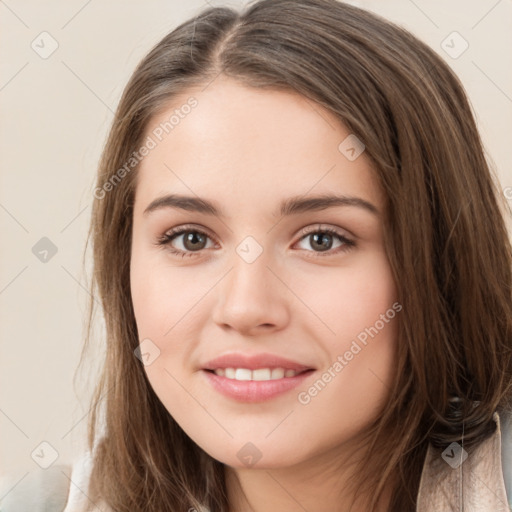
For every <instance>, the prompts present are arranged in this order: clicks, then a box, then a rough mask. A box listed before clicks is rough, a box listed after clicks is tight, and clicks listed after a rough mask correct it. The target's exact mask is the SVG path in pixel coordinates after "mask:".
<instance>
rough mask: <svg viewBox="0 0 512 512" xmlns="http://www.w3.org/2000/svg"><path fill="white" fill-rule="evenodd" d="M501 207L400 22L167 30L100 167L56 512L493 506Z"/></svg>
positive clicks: (504, 305)
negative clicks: (100, 368)
mask: <svg viewBox="0 0 512 512" xmlns="http://www.w3.org/2000/svg"><path fill="white" fill-rule="evenodd" d="M505 213H508V210H507V207H506V203H505V200H504V199H503V197H502V195H501V193H500V187H499V182H498V179H497V178H496V176H495V175H494V174H493V173H492V171H491V169H490V168H489V166H488V163H487V162H486V160H485V157H484V151H483V148H482V143H481V140H480V137H479V134H478V131H477V127H476V125H475V120H474V118H473V115H472V112H471V108H470V106H469V104H468V100H467V98H466V95H465V93H464V90H463V87H462V85H461V84H460V82H459V80H458V79H457V78H456V76H455V75H454V74H453V72H452V71H451V70H450V69H449V67H448V66H447V65H446V64H445V63H444V62H443V60H442V59H441V58H439V57H438V56H437V55H436V54H435V52H434V51H432V50H431V49H430V48H428V47H427V46H426V45H425V44H423V43H422V42H420V41H419V40H418V39H416V38H415V37H413V36H412V35H411V34H410V33H408V32H407V31H405V30H404V29H402V28H399V27H397V26H395V25H393V24H391V23H389V22H387V21H385V20H384V19H382V18H380V17H378V16H376V15H374V14H371V13H369V12H366V11H364V10H361V9H358V8H355V7H352V6H350V5H346V4H343V3H340V2H337V1H334V0H299V1H297V0H262V1H259V2H256V3H253V4H251V5H250V6H248V7H247V8H246V10H245V11H244V12H235V11H234V10H232V9H228V8H208V9H206V10H204V11H203V12H202V13H201V14H200V15H199V16H197V17H196V18H194V19H191V20H189V21H187V22H185V23H183V24H182V25H180V26H179V27H178V28H176V29H175V30H174V31H173V32H172V33H170V34H169V35H167V36H166V37H165V38H164V39H163V40H162V41H161V42H159V43H158V44H157V45H156V47H155V48H154V49H153V50H152V51H151V52H150V53H149V54H148V55H147V57H146V58H145V59H144V60H143V61H142V62H141V63H140V65H139V66H138V67H137V69H136V70H135V72H134V74H133V76H132V78H131V80H130V81H129V83H128V85H127V87H126V89H125V92H124V94H123V97H122V99H121V101H120V104H119V107H118V109H117V112H116V117H115V120H114V123H113V126H112V129H111V132H110V135H109V138H108V141H107V144H106V147H105V150H104V154H103V157H102V161H101V164H100V168H99V173H98V178H97V184H96V188H95V190H94V211H93V217H92V224H91V232H90V236H91V239H92V242H93V249H94V281H93V285H94V287H93V292H94V294H96V295H98V296H99V297H100V298H101V302H102V307H103V314H104V318H105V323H106V360H105V365H104V372H103V377H102V380H101V382H100V384H99V386H98V389H97V392H96V395H95V400H94V404H95V407H94V408H93V414H92V415H91V419H90V438H89V442H90V457H89V458H87V459H84V465H83V466H80V467H78V468H75V470H74V472H73V474H72V475H71V482H72V484H71V485H70V497H69V500H68V505H67V507H66V512H71V511H74V510H79V509H80V510H87V509H90V510H97V508H99V509H100V510H114V511H131V512H133V511H155V512H156V511H164V510H169V511H173V512H186V511H189V512H191V511H200V510H203V511H205V510H206V511H211V512H235V511H236V512H249V511H253V512H262V511H266V512H267V511H274V510H281V511H286V512H292V511H293V512H295V511H304V510H307V511H311V512H312V511H315V512H326V511H330V512H334V511H336V512H348V511H352V512H354V511H372V512H395V511H400V512H406V511H414V510H418V511H422V512H426V511H434V510H435V511H438V510H466V511H468V510H474V511H476V510H478V511H483V510H485V511H496V510H508V507H509V505H508V500H510V501H511V502H512V494H511V492H512V487H511V486H510V483H509V477H508V469H507V464H506V456H508V455H507V454H508V452H507V451H506V450H505V447H506V443H508V434H507V437H506V436H505V434H504V432H505V433H507V432H508V415H509V414H510V406H511V382H512V374H511V370H512V368H511V348H512V309H511V307H512V306H511V304H512V302H511V284H512V274H511V270H512V266H511V264H512V252H511V245H510V241H509V238H508V234H507V231H506V227H505V222H504V214H505ZM92 306H93V301H92V300H91V312H92ZM504 429H505V430H504ZM84 468H85V469H84ZM77 489H79V490H77ZM507 494H508V497H507Z"/></svg>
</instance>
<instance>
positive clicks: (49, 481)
mask: <svg viewBox="0 0 512 512" xmlns="http://www.w3.org/2000/svg"><path fill="white" fill-rule="evenodd" d="M70 475H71V465H56V466H50V467H49V468H47V469H42V468H37V469H34V470H33V471H27V472H26V473H25V474H24V475H21V476H16V477H15V476H14V475H7V476H3V477H2V478H1V479H0V511H1V512H25V511H28V510H32V511H37V510H45V511H49V512H62V511H64V508H65V506H66V503H67V500H68V493H69V488H70ZM42 504H44V508H41V506H42Z"/></svg>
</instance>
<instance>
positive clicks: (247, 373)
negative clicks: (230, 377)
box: [235, 368, 252, 380]
mask: <svg viewBox="0 0 512 512" xmlns="http://www.w3.org/2000/svg"><path fill="white" fill-rule="evenodd" d="M251 374H252V372H251V370H247V369H246V368H237V369H236V370H235V379H236V380H251V377H252V375H251Z"/></svg>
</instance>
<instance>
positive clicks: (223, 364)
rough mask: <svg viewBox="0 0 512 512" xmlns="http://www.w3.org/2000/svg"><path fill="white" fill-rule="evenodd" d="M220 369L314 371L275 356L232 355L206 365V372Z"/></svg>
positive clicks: (213, 360)
mask: <svg viewBox="0 0 512 512" xmlns="http://www.w3.org/2000/svg"><path fill="white" fill-rule="evenodd" d="M218 368H247V369H248V370H256V369H257V368H284V369H285V370H295V371H304V370H313V369H314V368H312V367H311V366H307V365H304V364H301V363H297V362H295V361H291V360H290V359H286V358H284V357H280V356H278V355H275V354H269V353H261V354H241V353H235V352H233V353H230V354H224V355H222V356H219V357H216V358H215V359H212V360H210V361H208V362H207V363H205V364H204V366H203V369H204V370H217V369H218Z"/></svg>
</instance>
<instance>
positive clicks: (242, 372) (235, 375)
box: [206, 368, 313, 381]
mask: <svg viewBox="0 0 512 512" xmlns="http://www.w3.org/2000/svg"><path fill="white" fill-rule="evenodd" d="M206 371H207V372H210V373H214V374H215V375H217V376H219V377H225V378H226V379H230V380H238V381H269V380H278V379H283V378H284V379H286V378H290V377H296V376H297V375H301V374H303V373H306V372H312V371H313V370H312V369H307V370H301V371H297V370H290V369H285V368H257V369H254V370H250V369H248V368H217V369H215V370H206Z"/></svg>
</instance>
